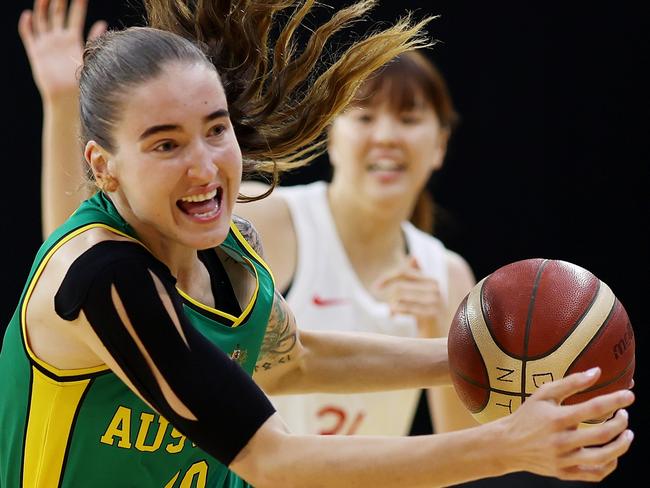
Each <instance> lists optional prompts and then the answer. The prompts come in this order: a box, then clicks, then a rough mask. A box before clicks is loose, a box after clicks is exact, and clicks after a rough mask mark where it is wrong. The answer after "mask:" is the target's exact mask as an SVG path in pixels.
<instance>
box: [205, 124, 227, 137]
mask: <svg viewBox="0 0 650 488" xmlns="http://www.w3.org/2000/svg"><path fill="white" fill-rule="evenodd" d="M225 131H226V125H225V124H217V125H214V126H212V127H210V129H209V130H208V137H216V136H220V135H221V134H223V133H224V132H225Z"/></svg>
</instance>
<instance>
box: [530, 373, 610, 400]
mask: <svg viewBox="0 0 650 488" xmlns="http://www.w3.org/2000/svg"><path fill="white" fill-rule="evenodd" d="M599 377H600V368H597V367H596V368H591V369H589V370H587V371H583V372H581V373H573V374H570V375H569V376H566V377H564V378H562V379H559V380H556V381H551V382H550V383H545V384H544V385H543V386H542V387H541V388H540V389H539V390H537V391H536V392H535V393H534V394H533V396H534V397H536V398H537V399H539V400H554V401H556V402H557V403H561V402H562V401H563V400H564V399H565V398H567V397H570V396H571V395H573V394H575V393H578V392H580V391H582V390H585V389H587V388H589V387H590V386H591V385H593V384H594V383H595V382H596V380H597V379H598V378H599Z"/></svg>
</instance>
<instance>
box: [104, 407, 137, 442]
mask: <svg viewBox="0 0 650 488" xmlns="http://www.w3.org/2000/svg"><path fill="white" fill-rule="evenodd" d="M116 437H117V438H118V439H119V441H118V443H117V447H121V448H123V449H130V448H131V439H130V438H131V409H129V408H126V407H122V406H119V407H117V412H115V415H114V416H113V420H111V423H110V424H109V426H108V428H107V429H106V432H104V435H103V436H102V437H101V439H100V441H101V442H102V444H108V445H109V446H112V445H113V444H114V443H115V438H116Z"/></svg>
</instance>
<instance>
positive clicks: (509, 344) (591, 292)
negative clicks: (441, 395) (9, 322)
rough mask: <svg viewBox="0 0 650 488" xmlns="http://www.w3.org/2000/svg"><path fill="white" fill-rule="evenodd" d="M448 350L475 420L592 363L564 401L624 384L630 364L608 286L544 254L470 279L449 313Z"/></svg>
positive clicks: (626, 333) (626, 325)
mask: <svg viewBox="0 0 650 488" xmlns="http://www.w3.org/2000/svg"><path fill="white" fill-rule="evenodd" d="M448 352H449V367H450V372H451V376H452V381H453V384H454V387H455V389H456V392H457V393H458V396H459V397H460V399H461V401H462V402H463V404H464V405H465V406H466V407H467V409H468V410H469V411H470V412H471V413H472V415H473V416H474V418H475V419H476V420H477V421H478V422H481V423H485V422H489V421H491V420H495V419H497V418H500V417H503V416H505V415H508V414H510V413H512V412H514V411H515V410H516V409H517V408H518V407H519V406H521V404H522V403H523V402H524V401H525V400H526V398H527V397H529V396H530V395H531V394H532V393H533V392H535V390H537V389H538V388H539V387H540V386H541V385H543V384H544V383H547V382H549V381H553V380H556V379H560V378H562V377H564V376H567V375H569V374H571V373H575V372H579V371H585V370H587V369H589V368H592V367H594V366H599V367H600V368H601V370H602V372H601V375H600V378H599V379H598V381H597V383H596V384H595V385H593V386H592V387H591V388H589V389H588V390H586V391H584V392H580V393H579V394H576V395H573V396H571V397H569V398H567V399H566V400H565V401H564V403H565V404H573V403H577V402H581V401H584V400H587V399H589V398H591V397H594V396H596V395H600V394H603V393H609V392H612V391H616V390H619V389H624V388H628V387H629V385H630V383H631V379H632V376H633V374H634V364H635V362H634V332H633V331H632V326H631V324H630V320H629V318H628V316H627V313H626V311H625V309H624V308H623V305H621V303H620V302H619V301H618V299H617V298H616V296H615V295H614V293H613V292H612V290H611V289H610V288H609V287H608V286H607V285H606V284H605V283H604V282H602V281H601V280H599V279H598V278H597V277H596V276H594V275H593V274H592V273H591V272H589V271H587V270H586V269H584V268H581V267H580V266H576V265H575V264H572V263H569V262H566V261H560V260H550V259H526V260H523V261H517V262H514V263H511V264H508V265H506V266H503V267H501V268H499V269H497V270H496V271H494V272H493V273H491V274H490V275H488V276H487V277H485V278H484V279H482V280H481V281H480V282H479V283H477V284H476V286H474V288H472V290H471V291H470V292H469V293H468V295H467V296H466V297H465V299H464V300H463V302H462V303H461V304H460V306H459V307H458V310H457V311H456V314H455V317H454V319H453V322H452V324H451V328H450V331H449V338H448ZM602 420H604V419H598V420H594V422H599V421H602Z"/></svg>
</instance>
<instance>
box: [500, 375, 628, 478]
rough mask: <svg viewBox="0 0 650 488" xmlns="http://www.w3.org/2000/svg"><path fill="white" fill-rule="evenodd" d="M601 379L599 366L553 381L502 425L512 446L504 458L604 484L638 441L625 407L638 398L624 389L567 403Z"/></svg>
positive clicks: (547, 472)
mask: <svg viewBox="0 0 650 488" xmlns="http://www.w3.org/2000/svg"><path fill="white" fill-rule="evenodd" d="M599 376H600V370H599V369H598V368H595V369H594V370H590V371H587V372H583V373H575V374H572V375H569V376H567V377H566V378H563V379H561V380H558V381H553V382H550V383H547V384H545V385H543V386H542V387H541V388H540V389H539V390H538V391H536V392H535V393H534V394H533V395H532V396H531V397H530V398H528V399H527V400H526V401H525V402H524V403H523V405H522V406H521V407H519V408H518V409H517V410H516V411H515V412H514V413H513V414H512V415H509V416H507V417H504V418H503V419H500V420H498V421H496V422H499V423H501V424H502V426H504V427H505V432H506V434H505V435H506V436H507V437H508V439H509V442H512V444H511V445H512V448H511V449H505V450H504V452H503V456H504V459H508V462H509V463H510V462H512V463H513V465H516V467H517V468H518V469H521V470H526V471H531V472H533V473H537V474H540V475H544V476H555V477H557V478H560V479H565V480H584V481H600V480H602V479H603V478H605V476H607V475H608V474H609V473H611V472H612V471H613V470H614V469H615V468H616V465H617V462H618V458H619V457H620V456H621V455H622V454H624V453H625V452H626V451H627V450H628V448H629V447H630V443H631V442H632V438H633V434H632V432H631V431H630V430H626V429H627V425H628V415H627V412H626V411H625V410H620V409H623V408H624V407H627V406H629V405H630V404H632V402H633V401H634V394H633V393H632V392H631V391H629V390H621V391H617V392H614V393H609V394H606V395H601V396H598V397H595V398H592V399H590V400H587V401H585V402H582V403H578V404H575V405H561V403H562V401H563V400H564V399H566V398H568V397H569V396H571V395H573V394H575V393H577V392H579V391H582V390H585V389H587V388H589V387H590V386H592V385H594V384H595V383H596V380H597V379H598V377H599ZM614 412H616V413H615V414H614ZM609 417H611V418H610V419H609V420H608V421H606V422H603V423H602V424H596V425H591V426H587V427H585V426H582V427H580V428H578V426H579V424H580V423H581V422H585V421H588V420H589V419H595V418H609ZM495 442H497V441H496V440H495Z"/></svg>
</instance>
